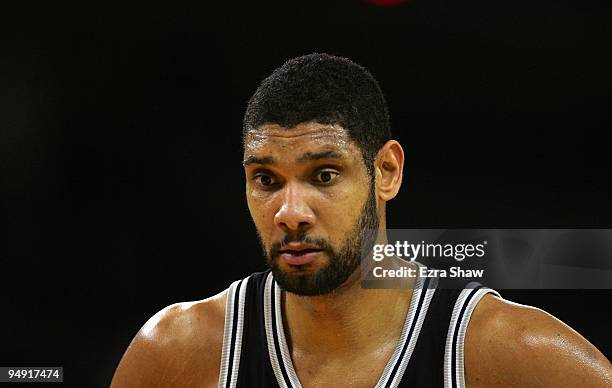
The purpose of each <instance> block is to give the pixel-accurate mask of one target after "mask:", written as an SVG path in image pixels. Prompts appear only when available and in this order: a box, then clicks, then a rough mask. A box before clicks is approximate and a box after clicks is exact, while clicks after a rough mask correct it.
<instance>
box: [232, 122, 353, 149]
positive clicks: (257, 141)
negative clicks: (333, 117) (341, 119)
mask: <svg viewBox="0 0 612 388" xmlns="http://www.w3.org/2000/svg"><path fill="white" fill-rule="evenodd" d="M317 149H329V150H336V151H340V152H343V151H344V152H346V153H353V152H354V151H355V150H357V147H356V146H355V144H354V142H353V141H352V140H351V139H350V137H349V135H348V132H347V130H346V129H344V128H343V127H341V126H339V125H331V124H329V125H328V124H319V123H302V124H298V125H296V126H295V127H293V128H285V127H282V126H280V125H278V124H266V125H262V126H261V127H259V128H256V129H253V130H251V131H249V132H248V133H247V135H246V137H245V142H244V154H245V156H249V155H258V154H262V153H269V152H277V153H285V152H287V153H291V152H297V151H303V152H304V151H313V150H317Z"/></svg>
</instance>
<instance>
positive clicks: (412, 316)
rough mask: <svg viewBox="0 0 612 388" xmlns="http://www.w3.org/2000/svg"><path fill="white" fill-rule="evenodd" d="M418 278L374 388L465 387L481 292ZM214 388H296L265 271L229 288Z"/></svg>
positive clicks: (473, 286)
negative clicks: (466, 349)
mask: <svg viewBox="0 0 612 388" xmlns="http://www.w3.org/2000/svg"><path fill="white" fill-rule="evenodd" d="M441 280H442V281H443V279H438V278H417V281H416V285H415V287H414V292H413V294H412V299H411V302H410V306H409V309H408V313H407V315H406V319H405V323H404V327H403V330H402V333H401V336H400V339H399V341H398V344H397V346H396V349H395V352H394V353H393V355H392V356H391V359H390V360H389V362H388V363H387V365H386V367H385V369H384V371H383V373H382V375H381V376H380V379H379V381H378V383H377V384H376V388H383V387H385V388H388V387H450V388H455V387H465V377H464V365H463V346H464V338H465V333H466V329H467V325H468V322H469V320H470V316H471V314H472V312H473V311H474V308H475V307H476V305H477V304H478V302H479V301H480V299H481V298H482V297H483V296H484V295H486V294H487V293H493V294H495V295H498V296H499V294H498V293H497V292H496V291H494V290H491V289H489V288H486V287H483V286H482V285H479V284H477V283H470V284H468V285H467V286H466V287H465V288H464V289H444V288H443V287H440V286H439V283H438V282H439V281H441ZM219 387H223V388H233V387H265V388H270V387H282V388H299V387H301V384H300V381H299V380H298V378H297V374H296V373H295V370H294V368H293V363H292V361H291V355H290V352H289V348H288V346H287V341H286V338H285V331H284V329H283V318H282V311H281V289H280V288H279V286H278V284H276V282H275V281H274V278H273V276H272V273H271V272H270V271H266V272H260V273H255V274H253V275H251V276H249V277H247V278H246V279H243V280H238V281H236V282H234V283H233V284H232V285H231V286H230V287H229V292H228V297H227V307H226V313H225V333H224V337H223V350H222V356H221V371H220V377H219Z"/></svg>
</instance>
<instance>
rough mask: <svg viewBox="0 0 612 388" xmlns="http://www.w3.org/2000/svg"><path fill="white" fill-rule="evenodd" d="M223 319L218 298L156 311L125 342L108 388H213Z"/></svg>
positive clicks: (222, 308)
mask: <svg viewBox="0 0 612 388" xmlns="http://www.w3.org/2000/svg"><path fill="white" fill-rule="evenodd" d="M224 315H225V310H224V295H220V296H217V297H216V298H211V299H207V300H205V301H201V302H193V303H179V304H176V305H172V306H169V307H166V308H165V309H163V310H161V311H160V312H158V313H157V314H155V315H154V316H153V317H151V319H149V321H147V323H145V325H144V326H143V327H142V328H141V329H140V331H139V332H138V334H136V336H135V337H134V339H133V340H132V342H131V343H130V345H129V347H128V348H127V350H126V352H125V354H124V355H123V357H122V359H121V361H120V362H119V366H118V367H117V370H116V371H115V375H114V377H113V381H112V383H111V387H112V388H123V387H130V388H131V387H167V386H183V387H187V386H216V384H217V381H218V376H219V367H220V362H221V347H222V342H223V322H224Z"/></svg>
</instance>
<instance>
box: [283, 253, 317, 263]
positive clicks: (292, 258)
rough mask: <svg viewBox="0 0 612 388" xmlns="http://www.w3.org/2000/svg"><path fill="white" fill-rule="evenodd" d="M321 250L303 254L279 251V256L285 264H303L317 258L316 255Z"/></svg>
mask: <svg viewBox="0 0 612 388" xmlns="http://www.w3.org/2000/svg"><path fill="white" fill-rule="evenodd" d="M321 252H322V251H316V252H308V253H305V254H303V255H292V254H291V253H281V254H280V257H281V259H283V260H284V261H285V262H286V263H287V264H291V265H304V264H308V263H311V262H313V261H314V260H315V259H316V258H317V255H318V254H319V253H321Z"/></svg>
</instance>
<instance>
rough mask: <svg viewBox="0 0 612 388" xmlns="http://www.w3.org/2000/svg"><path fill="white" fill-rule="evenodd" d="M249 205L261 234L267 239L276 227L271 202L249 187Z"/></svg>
mask: <svg viewBox="0 0 612 388" xmlns="http://www.w3.org/2000/svg"><path fill="white" fill-rule="evenodd" d="M247 205H248V207H249V212H250V213H251V218H252V219H253V222H254V223H255V226H256V227H257V230H258V232H259V234H260V235H261V237H262V238H263V239H264V240H265V239H267V238H268V235H269V233H271V230H272V229H273V227H274V211H273V209H272V207H271V206H270V203H269V202H268V201H264V200H262V198H260V197H259V196H258V195H256V194H254V192H253V191H251V192H249V191H248V189H247Z"/></svg>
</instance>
